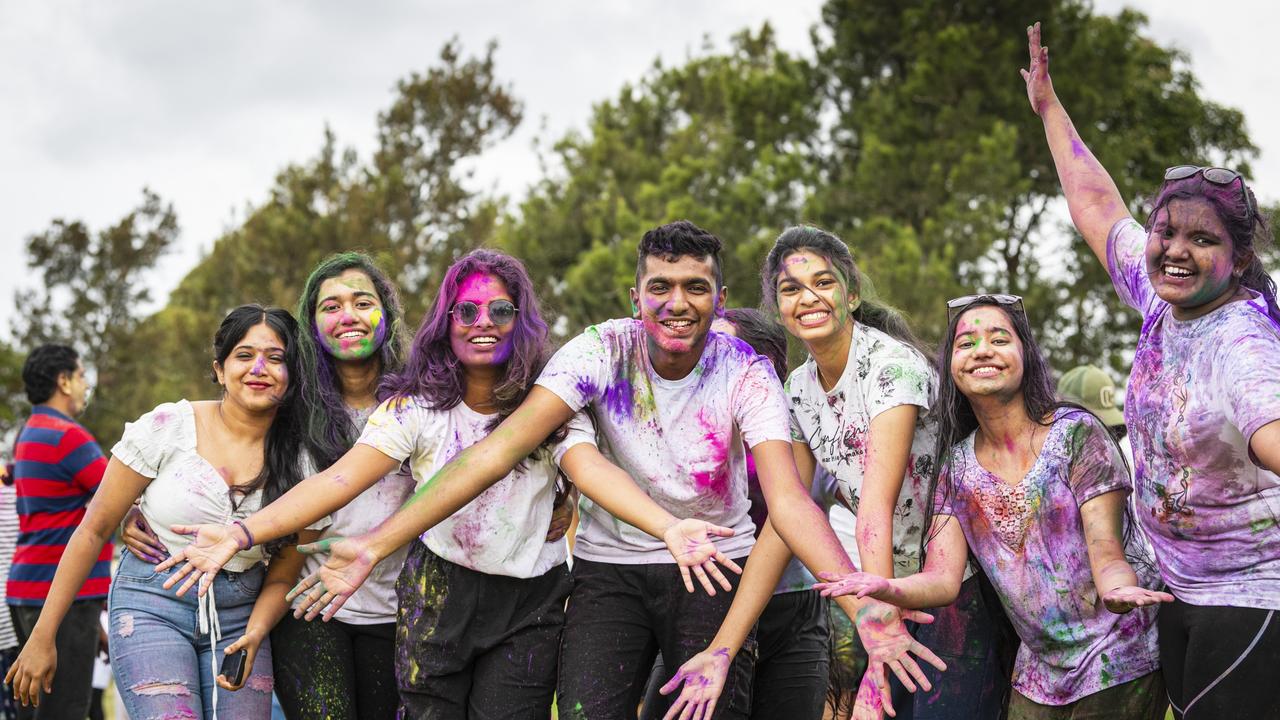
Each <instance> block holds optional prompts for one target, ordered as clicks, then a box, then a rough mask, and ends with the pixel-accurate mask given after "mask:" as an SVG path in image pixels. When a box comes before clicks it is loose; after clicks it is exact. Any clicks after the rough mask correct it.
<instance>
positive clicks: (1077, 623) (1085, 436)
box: [934, 409, 1160, 705]
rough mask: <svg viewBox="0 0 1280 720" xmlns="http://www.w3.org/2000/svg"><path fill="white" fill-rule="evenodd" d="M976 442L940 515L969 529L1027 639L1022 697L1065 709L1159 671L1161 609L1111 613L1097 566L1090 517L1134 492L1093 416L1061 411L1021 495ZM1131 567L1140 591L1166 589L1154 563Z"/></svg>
mask: <svg viewBox="0 0 1280 720" xmlns="http://www.w3.org/2000/svg"><path fill="white" fill-rule="evenodd" d="M975 436H976V435H975V434H971V435H969V437H968V438H966V439H965V440H963V441H962V442H960V443H959V444H958V445H956V446H955V448H954V449H953V450H952V451H951V456H950V460H949V462H948V466H947V469H944V470H943V472H942V474H941V478H942V480H941V481H940V482H939V483H938V488H937V490H936V491H935V496H934V507H935V508H936V509H937V510H936V512H937V514H938V515H951V516H953V517H955V518H956V519H957V520H958V521H959V522H960V528H961V530H962V531H963V532H964V539H965V542H967V543H968V545H969V551H970V552H971V553H972V554H973V556H974V557H975V558H976V559H977V561H978V564H979V565H981V566H982V569H983V570H984V571H985V572H986V573H987V577H988V578H990V579H991V584H992V585H993V586H994V587H995V589H996V592H997V593H998V594H999V595H1000V603H1001V604H1002V605H1003V606H1004V609H1005V612H1006V613H1007V614H1008V616H1009V620H1010V621H1011V622H1012V623H1013V626H1014V628H1015V629H1016V630H1017V632H1018V637H1019V638H1021V639H1022V645H1021V646H1020V647H1019V648H1018V658H1017V661H1016V662H1015V663H1014V669H1013V687H1014V689H1015V690H1017V691H1018V692H1020V693H1022V694H1023V695H1025V696H1026V697H1028V698H1030V699H1031V700H1033V701H1035V702H1037V703H1040V704H1042V705H1066V704H1067V703H1071V702H1075V701H1076V700H1079V699H1080V698H1082V697H1085V696H1086V695H1092V694H1094V693H1096V692H1098V691H1100V690H1105V689H1107V688H1109V687H1113V686H1115V685H1119V684H1121V683H1123V682H1127V681H1129V680H1133V679H1135V678H1139V677H1142V676H1143V675H1146V674H1147V673H1150V672H1153V671H1155V670H1156V669H1157V668H1158V667H1159V665H1160V663H1159V655H1158V650H1157V647H1156V627H1155V618H1156V608H1155V607H1145V608H1137V609H1135V610H1131V611H1129V612H1128V613H1125V614H1123V615H1117V614H1115V613H1113V612H1111V611H1110V610H1108V609H1107V608H1106V606H1105V605H1104V604H1103V602H1102V598H1100V597H1099V596H1098V590H1097V588H1096V587H1095V586H1094V584H1093V571H1092V570H1091V569H1090V567H1089V551H1088V545H1087V543H1086V541H1085V537H1084V524H1083V521H1082V520H1081V515H1080V506H1081V505H1084V504H1085V503H1086V502H1088V501H1089V500H1092V499H1093V498H1096V497H1098V496H1099V495H1102V494H1104V493H1108V492H1112V491H1117V490H1119V491H1124V492H1128V490H1129V474H1128V472H1127V470H1126V469H1125V466H1124V462H1123V460H1122V459H1121V457H1120V454H1119V452H1118V450H1117V449H1116V446H1115V444H1114V443H1113V442H1111V439H1110V436H1109V435H1108V434H1107V429H1106V427H1104V426H1103V425H1102V423H1101V422H1099V421H1098V420H1097V419H1096V418H1094V417H1093V416H1092V415H1090V414H1088V413H1086V412H1081V411H1078V410H1069V409H1068V410H1059V411H1058V413H1057V415H1056V416H1055V418H1054V422H1053V426H1052V427H1051V428H1050V429H1049V434H1048V435H1047V436H1046V437H1045V441H1044V447H1043V448H1042V449H1041V450H1040V456H1039V457H1037V458H1036V462H1035V465H1033V466H1032V467H1031V470H1030V471H1028V472H1027V474H1026V476H1025V477H1023V478H1022V482H1020V483H1018V484H1016V485H1010V484H1009V483H1006V482H1005V481H1004V480H1002V479H1001V478H999V477H997V476H996V475H994V474H992V473H990V472H987V470H986V469H985V468H983V467H982V465H981V464H980V463H979V462H978V459H977V457H976V456H975V455H974V449H973V447H974V445H973V443H974V438H975ZM1130 535H1131V539H1130V542H1129V545H1128V547H1126V549H1125V553H1126V555H1129V556H1133V557H1141V552H1142V550H1141V548H1142V543H1141V540H1140V539H1139V538H1138V536H1137V533H1130ZM1133 564H1134V570H1135V571H1136V572H1137V574H1138V582H1139V584H1140V585H1142V587H1145V588H1150V589H1155V588H1157V587H1158V586H1159V579H1158V578H1157V577H1156V572H1155V569H1154V568H1153V567H1151V565H1150V563H1149V562H1148V563H1147V564H1143V563H1141V562H1137V563H1133Z"/></svg>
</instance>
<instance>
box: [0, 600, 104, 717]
mask: <svg viewBox="0 0 1280 720" xmlns="http://www.w3.org/2000/svg"><path fill="white" fill-rule="evenodd" d="M42 609H43V608H41V607H33V606H29V605H10V606H9V616H10V617H11V618H13V631H14V633H16V634H17V636H18V649H19V652H21V649H22V648H23V647H24V646H26V644H27V638H29V637H31V631H32V630H33V629H34V628H35V626H36V620H38V619H40V611H41V610H42ZM100 615H102V601H101V600H76V601H75V602H73V603H71V608H70V609H68V610H67V615H66V617H64V618H63V619H62V624H61V625H59V626H58V635H57V637H56V639H55V640H54V647H56V648H57V650H58V672H57V673H55V674H54V676H53V692H52V693H46V692H44V691H43V690H42V691H40V705H39V706H38V707H22V706H21V705H19V706H18V719H19V720H47V719H52V720H62V719H63V718H73V719H74V720H81V719H82V718H84V717H87V716H88V715H89V702H90V700H92V698H93V659H94V658H95V657H97V656H98V638H99V636H100V634H101V632H102V624H101V621H100V620H99V616H100Z"/></svg>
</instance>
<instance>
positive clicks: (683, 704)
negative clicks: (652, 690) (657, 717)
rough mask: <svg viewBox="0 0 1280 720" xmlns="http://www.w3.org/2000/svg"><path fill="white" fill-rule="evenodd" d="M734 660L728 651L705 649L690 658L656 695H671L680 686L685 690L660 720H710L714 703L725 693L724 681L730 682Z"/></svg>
mask: <svg viewBox="0 0 1280 720" xmlns="http://www.w3.org/2000/svg"><path fill="white" fill-rule="evenodd" d="M732 662H733V658H732V657H730V656H729V649H728V648H723V647H722V648H717V649H715V650H712V649H710V648H707V649H706V650H703V651H702V652H700V653H698V654H697V655H694V656H693V657H691V658H689V660H688V661H686V662H685V664H683V665H681V666H680V669H679V670H677V671H676V674H675V677H672V678H671V679H670V680H668V681H667V684H666V685H663V686H662V688H661V689H660V690H659V691H658V692H660V693H662V694H663V695H670V694H671V693H673V692H675V691H676V688H679V687H680V685H681V684H683V685H684V689H683V690H681V691H680V695H679V696H678V697H676V699H675V701H674V702H672V703H671V709H670V710H668V711H667V714H666V715H665V716H664V717H663V719H662V720H675V718H677V717H679V718H680V720H690V719H693V720H709V718H710V717H711V716H712V715H713V714H714V713H715V710H716V701H717V700H719V699H720V693H721V692H723V691H724V684H725V681H726V680H728V678H729V665H730V664H731V663H732Z"/></svg>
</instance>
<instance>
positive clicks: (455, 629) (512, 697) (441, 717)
mask: <svg viewBox="0 0 1280 720" xmlns="http://www.w3.org/2000/svg"><path fill="white" fill-rule="evenodd" d="M571 587H572V581H571V580H570V578H569V568H568V567H567V566H565V565H560V566H558V567H556V568H553V569H552V570H550V571H548V572H547V573H545V574H543V575H541V576H539V577H534V578H513V577H506V576H502V575H487V574H485V573H479V572H476V571H474V570H470V569H468V568H464V567H462V566H460V565H456V564H454V563H451V562H449V561H447V560H444V559H442V558H440V557H437V556H436V555H435V553H432V552H431V551H430V550H429V549H427V546H426V545H424V544H423V543H422V542H418V541H415V542H414V543H413V545H412V546H411V547H410V549H409V555H408V558H407V559H406V560H405V563H404V570H402V571H401V572H400V578H399V580H397V582H396V596H397V597H398V599H399V601H400V611H399V618H398V620H397V622H396V684H397V686H398V687H399V690H400V703H401V705H400V714H399V717H401V718H414V719H415V720H420V719H421V720H491V719H496V718H502V719H504V720H506V719H509V720H546V719H547V718H550V717H551V698H552V696H553V695H554V693H555V687H556V659H557V655H558V652H559V648H560V631H561V630H562V629H563V627H564V616H565V615H564V603H565V598H567V597H568V596H569V590H570V588H571ZM561 716H562V717H563V713H562V715H561Z"/></svg>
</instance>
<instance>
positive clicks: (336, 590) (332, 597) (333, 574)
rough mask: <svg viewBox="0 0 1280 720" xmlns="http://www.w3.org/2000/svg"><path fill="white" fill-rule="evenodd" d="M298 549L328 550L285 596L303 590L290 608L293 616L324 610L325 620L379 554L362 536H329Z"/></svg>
mask: <svg viewBox="0 0 1280 720" xmlns="http://www.w3.org/2000/svg"><path fill="white" fill-rule="evenodd" d="M298 552H300V553H302V554H303V555H314V554H317V553H329V558H328V559H327V560H325V561H324V565H323V566H321V568H320V569H319V570H317V571H315V572H313V573H311V574H310V575H308V576H307V577H305V578H303V579H302V581H301V582H299V583H298V584H297V585H295V586H294V588H293V589H292V590H290V591H289V594H288V595H286V596H285V600H287V601H289V602H292V601H293V599H294V598H296V597H298V596H299V595H302V594H303V593H306V597H304V598H303V599H302V603H301V604H300V605H298V607H297V608H295V609H294V611H293V616H294V617H296V618H301V617H303V614H304V613H305V614H306V615H305V616H306V619H307V620H314V619H315V617H316V615H318V614H320V613H321V612H323V613H324V620H325V622H328V621H329V619H330V618H332V617H333V614H334V613H336V612H338V610H339V609H341V608H342V606H343V604H344V603H346V602H347V600H348V599H349V598H350V597H351V596H352V594H354V593H355V591H356V590H359V589H360V586H361V585H363V584H364V581H365V580H367V579H368V578H369V573H371V572H373V568H374V566H376V565H377V564H378V562H379V561H381V560H382V558H379V557H378V556H377V555H376V554H375V553H374V552H373V550H372V549H371V548H370V547H369V545H368V543H366V542H365V541H364V540H363V538H362V537H350V538H344V537H337V536H335V537H329V538H325V539H324V540H321V541H319V542H314V543H308V544H306V545H299V546H298Z"/></svg>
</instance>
